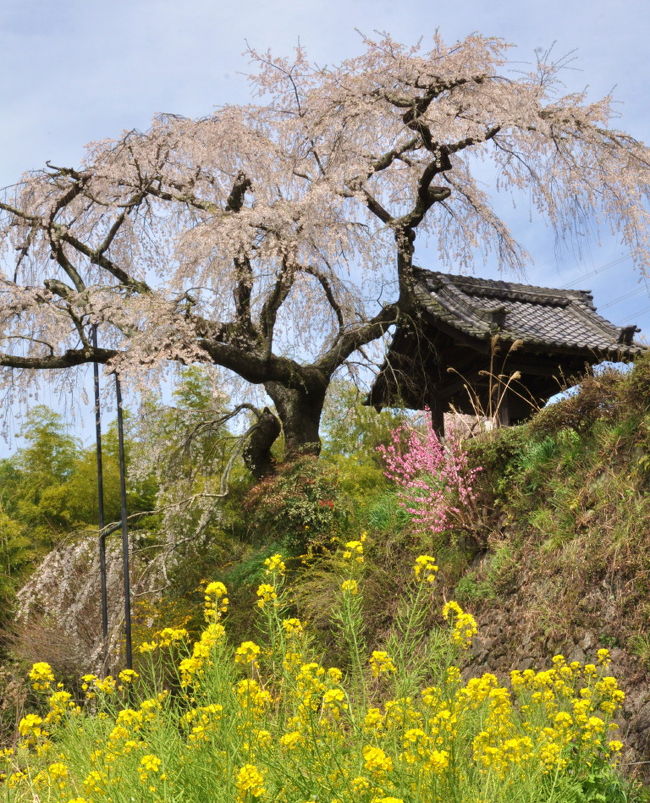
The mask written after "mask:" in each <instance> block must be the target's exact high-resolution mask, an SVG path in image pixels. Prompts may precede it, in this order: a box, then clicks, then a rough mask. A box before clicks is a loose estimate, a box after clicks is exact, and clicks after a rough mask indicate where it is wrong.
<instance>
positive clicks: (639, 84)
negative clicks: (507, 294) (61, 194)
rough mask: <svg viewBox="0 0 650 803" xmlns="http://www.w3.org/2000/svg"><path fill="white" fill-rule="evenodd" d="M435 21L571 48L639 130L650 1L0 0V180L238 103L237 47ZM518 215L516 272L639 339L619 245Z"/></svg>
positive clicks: (646, 288) (647, 301)
mask: <svg viewBox="0 0 650 803" xmlns="http://www.w3.org/2000/svg"><path fill="white" fill-rule="evenodd" d="M435 28H439V29H440V31H441V33H442V35H443V37H444V38H445V39H446V40H452V39H457V38H460V37H462V36H464V35H466V34H468V33H470V32H472V31H479V32H481V33H483V34H486V35H495V36H500V37H503V38H504V39H506V40H508V41H510V42H512V43H513V44H515V45H516V48H515V49H514V50H513V51H512V58H513V59H515V60H520V61H522V62H526V61H527V62H530V61H531V60H532V59H533V57H534V50H535V48H542V49H546V48H548V47H549V46H550V45H552V44H553V43H555V45H554V52H555V53H556V54H557V55H563V54H565V53H568V52H569V51H574V50H575V51H576V52H575V55H576V60H575V61H574V63H573V65H572V69H570V70H568V71H567V73H566V75H565V82H566V84H567V89H570V90H571V89H582V88H583V87H585V86H589V92H590V95H591V97H593V98H596V97H598V96H601V95H603V94H605V93H607V92H608V91H610V90H612V89H614V96H615V98H616V99H617V101H618V102H619V103H618V105H617V108H618V111H619V113H620V120H619V121H618V122H617V127H620V128H623V129H625V130H627V131H628V132H629V133H631V134H632V135H633V136H635V137H637V138H639V139H642V140H644V141H646V142H647V141H648V140H649V139H650V104H649V103H648V87H649V86H650V61H649V60H648V57H647V52H648V35H649V34H650V3H648V2H647V0H619V1H618V2H613V0H594V1H593V2H584V1H583V0H548V2H544V3H542V2H539V1H535V2H530V0H519V2H515V1H514V0H501V2H499V3H498V4H494V3H491V4H488V3H485V2H484V0H459V1H458V2H456V3H449V2H445V3H442V2H440V0H428V1H427V0H401V2H396V0H392V2H387V1H386V0H373V2H369V1H368V0H328V2H319V1H318V0H303V1H302V2H298V0H259V2H255V3H253V2H249V0H239V2H228V3H226V2H223V0H183V1H182V2H181V1H180V0H111V2H106V0H59V1H58V2H53V0H1V2H0V108H1V109H2V121H1V122H2V124H1V125H0V186H6V185H8V184H11V183H13V182H15V181H16V180H18V178H19V177H20V174H21V173H22V172H23V171H24V170H28V169H31V168H37V167H40V166H42V165H43V164H44V162H45V160H51V161H53V162H54V163H56V164H76V163H78V162H79V160H80V158H81V156H82V154H83V146H84V144H85V143H87V142H89V141H92V140H98V139H103V138H106V137H111V136H116V135H118V134H119V133H120V132H121V131H122V130H124V129H130V128H145V127H147V125H148V123H149V120H150V119H151V117H152V115H153V114H155V113H157V112H174V113H178V114H183V115H186V116H201V115H205V114H207V113H209V112H210V111H211V110H212V109H213V108H214V107H215V106H218V105H221V104H223V103H239V102H246V101H247V100H249V95H248V85H247V82H246V78H245V75H244V74H245V72H246V71H247V69H248V62H247V58H246V56H245V55H243V51H244V49H245V47H246V42H247V41H248V42H249V43H250V44H251V45H252V46H254V47H256V48H259V49H265V48H267V47H270V48H271V49H272V50H274V51H275V52H278V53H287V52H288V51H289V50H290V49H291V48H292V47H293V46H294V45H295V44H296V42H297V41H298V40H300V42H301V43H302V44H303V45H304V46H305V47H306V49H307V51H308V53H309V54H310V55H311V56H312V58H313V59H314V60H316V61H318V62H320V63H327V62H330V63H332V62H336V61H339V60H340V59H342V58H345V57H346V56H350V55H353V54H354V53H356V52H358V49H359V34H358V33H357V31H356V30H355V29H359V30H360V31H362V32H364V33H371V32H372V31H373V30H385V31H388V32H390V33H391V34H392V35H393V36H395V37H396V38H398V39H402V40H404V41H408V42H412V41H415V40H417V39H418V38H419V37H420V36H422V37H424V38H425V39H426V38H427V37H428V36H430V34H431V33H432V32H433V30H435ZM515 221H516V222H515V233H516V234H517V235H518V236H520V237H521V239H522V240H523V241H524V243H525V245H526V246H527V248H528V250H529V251H530V252H531V254H532V255H533V257H534V259H535V262H534V264H533V265H531V268H530V270H529V271H528V274H527V276H526V277H525V279H526V280H528V281H531V282H533V283H538V284H546V285H550V286H566V285H569V284H570V285H571V286H574V287H580V288H590V289H592V290H593V291H594V296H595V301H596V304H597V306H598V307H599V309H600V310H601V311H602V313H603V314H604V315H605V316H606V317H608V318H610V319H611V320H613V321H614V323H616V324H619V325H624V324H628V323H637V324H638V325H639V326H641V327H642V328H643V330H644V332H643V334H644V336H645V337H646V339H650V337H649V335H650V284H648V283H646V282H644V281H642V280H641V279H640V277H639V275H638V273H636V272H635V270H634V269H633V268H632V265H631V262H630V260H629V259H627V258H626V253H625V249H624V248H623V247H622V246H621V245H620V244H619V243H618V242H616V241H614V240H612V239H611V238H610V237H608V236H607V235H606V234H605V235H603V237H602V238H601V240H600V241H598V240H593V241H590V242H585V243H584V244H582V245H581V248H580V250H579V252H578V253H576V252H575V251H573V250H569V249H562V248H560V249H558V248H557V247H556V243H555V242H554V238H553V234H552V233H551V232H550V231H549V230H548V229H546V228H545V227H544V226H543V224H542V223H541V222H530V221H529V219H528V212H527V209H519V210H516V219H515ZM423 257H424V258H421V259H420V262H421V263H422V264H423V265H424V266H425V267H426V266H428V267H435V265H434V264H429V265H426V264H425V259H426V255H423ZM610 263H614V264H611V265H610ZM603 266H609V267H606V268H605V269H604V270H600V269H601V268H602V267H603ZM477 272H478V273H479V274H481V275H493V274H492V272H491V271H490V270H489V268H488V269H480V270H477ZM586 274H589V275H586ZM583 277H584V278H583ZM509 278H513V279H516V277H509ZM77 418H78V414H77ZM3 451H4V447H3V446H2V445H1V444H0V452H3Z"/></svg>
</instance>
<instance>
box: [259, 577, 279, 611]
mask: <svg viewBox="0 0 650 803" xmlns="http://www.w3.org/2000/svg"><path fill="white" fill-rule="evenodd" d="M257 596H258V597H259V599H258V600H257V607H258V608H264V606H265V605H266V604H267V602H275V601H276V600H277V598H278V595H277V593H276V590H275V587H274V586H272V585H270V584H269V583H262V584H261V585H260V586H258V588H257Z"/></svg>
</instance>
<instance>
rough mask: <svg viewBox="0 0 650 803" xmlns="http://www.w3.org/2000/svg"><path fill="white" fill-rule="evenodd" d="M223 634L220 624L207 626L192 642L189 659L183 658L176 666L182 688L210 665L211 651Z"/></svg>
mask: <svg viewBox="0 0 650 803" xmlns="http://www.w3.org/2000/svg"><path fill="white" fill-rule="evenodd" d="M225 634H226V631H225V629H224V626H223V625H222V624H221V623H220V622H210V623H209V624H208V626H207V627H206V628H205V630H204V631H203V632H202V633H201V636H200V638H199V640H198V641H196V642H194V646H193V647H192V655H191V657H190V658H184V659H183V660H182V661H181V662H180V664H179V665H178V669H179V672H180V676H181V686H182V687H183V688H187V687H188V686H190V685H191V684H192V683H193V682H194V680H195V679H196V678H197V677H199V676H201V675H202V674H203V671H204V670H205V667H206V666H207V665H209V664H211V653H212V650H213V648H214V647H215V645H216V644H218V643H219V642H220V641H221V640H222V639H223V638H224V636H225Z"/></svg>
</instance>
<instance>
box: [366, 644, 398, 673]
mask: <svg viewBox="0 0 650 803" xmlns="http://www.w3.org/2000/svg"><path fill="white" fill-rule="evenodd" d="M368 663H369V664H370V671H371V672H372V675H373V677H376V678H378V677H380V676H381V675H388V674H390V673H391V672H396V671H397V668H396V667H395V664H394V663H393V659H392V658H391V657H390V655H389V654H388V653H387V652H384V651H383V650H373V653H372V655H371V656H370V658H369V660H368Z"/></svg>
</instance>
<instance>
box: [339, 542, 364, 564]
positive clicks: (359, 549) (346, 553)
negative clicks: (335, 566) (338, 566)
mask: <svg viewBox="0 0 650 803" xmlns="http://www.w3.org/2000/svg"><path fill="white" fill-rule="evenodd" d="M343 558H344V560H350V561H354V562H355V563H363V561H364V557H363V540H359V541H348V542H347V543H346V544H345V547H344V550H343Z"/></svg>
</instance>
